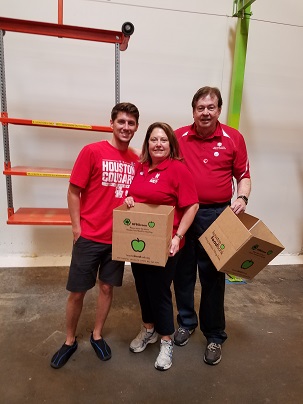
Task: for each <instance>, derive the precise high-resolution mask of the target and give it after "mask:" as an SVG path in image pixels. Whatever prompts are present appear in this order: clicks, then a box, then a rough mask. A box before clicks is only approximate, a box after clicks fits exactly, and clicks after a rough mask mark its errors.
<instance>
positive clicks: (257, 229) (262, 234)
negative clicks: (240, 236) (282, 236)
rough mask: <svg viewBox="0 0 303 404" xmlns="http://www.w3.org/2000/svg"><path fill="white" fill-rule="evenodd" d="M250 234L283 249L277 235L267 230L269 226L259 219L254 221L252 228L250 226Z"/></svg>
mask: <svg viewBox="0 0 303 404" xmlns="http://www.w3.org/2000/svg"><path fill="white" fill-rule="evenodd" d="M250 231H251V234H252V235H253V236H254V237H258V238H260V239H262V240H264V241H266V242H268V243H271V244H274V245H276V246H277V247H280V248H282V250H284V246H283V245H282V244H281V243H280V241H279V240H278V239H277V237H276V236H275V235H274V234H273V233H272V232H271V231H270V230H269V228H268V227H267V226H266V225H265V224H264V223H263V222H262V221H261V220H259V222H258V223H256V224H255V225H254V226H253V227H252V228H251V230H250Z"/></svg>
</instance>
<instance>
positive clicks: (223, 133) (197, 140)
mask: <svg viewBox="0 0 303 404" xmlns="http://www.w3.org/2000/svg"><path fill="white" fill-rule="evenodd" d="M175 133H176V136H177V138H178V140H179V145H180V149H181V153H182V155H183V157H184V159H185V163H186V165H187V167H188V168H189V170H190V171H191V173H192V175H193V177H194V181H195V184H196V188H197V192H198V197H199V201H200V203H204V204H212V203H222V202H227V201H229V200H230V199H231V198H232V196H233V193H234V184H233V177H234V178H235V179H236V181H237V182H239V181H240V180H241V179H242V178H250V173H249V161H248V156H247V150H246V145H245V141H244V138H243V136H242V135H241V133H240V132H239V131H237V130H236V129H233V128H231V127H229V126H227V125H223V124H221V123H219V122H218V124H217V128H216V131H215V132H214V133H213V134H212V135H211V136H209V137H208V138H206V139H202V138H201V137H200V136H199V135H198V134H197V132H196V130H195V125H194V124H192V125H189V126H184V127H183V128H180V129H177V130H176V131H175Z"/></svg>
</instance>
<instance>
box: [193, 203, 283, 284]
mask: <svg viewBox="0 0 303 404" xmlns="http://www.w3.org/2000/svg"><path fill="white" fill-rule="evenodd" d="M199 241H200V242H201V244H202V245H203V247H204V249H205V250H206V252H207V254H208V255H209V257H210V258H211V260H212V262H213V264H214V265H215V267H216V268H217V270H218V271H222V272H226V273H228V274H231V275H236V276H240V277H242V278H246V279H252V278H254V277H255V276H256V275H257V274H258V273H259V272H260V271H261V270H262V269H263V268H264V267H265V266H266V265H267V264H268V263H269V262H270V261H272V260H273V258H275V257H276V256H277V255H278V254H279V253H280V252H281V251H283V250H284V246H283V245H282V244H281V243H280V241H279V240H278V239H277V238H276V237H275V236H274V235H273V233H272V232H271V231H270V230H269V229H268V228H267V227H266V226H265V224H264V223H263V222H262V221H261V220H260V219H258V218H257V217H254V216H251V215H248V214H247V213H241V214H240V215H238V216H237V215H235V214H234V213H233V211H232V210H231V209H230V207H227V208H226V209H225V210H224V211H223V212H222V213H221V215H220V216H219V217H218V218H217V220H215V221H214V223H213V224H212V225H211V226H210V227H209V228H208V229H207V230H206V231H205V232H204V233H203V234H202V236H201V237H200V238H199Z"/></svg>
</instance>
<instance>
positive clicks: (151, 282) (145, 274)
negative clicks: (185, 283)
mask: <svg viewBox="0 0 303 404" xmlns="http://www.w3.org/2000/svg"><path fill="white" fill-rule="evenodd" d="M179 254H180V252H178V253H177V254H176V255H175V256H174V257H170V258H168V261H167V264H166V266H165V267H158V266H153V265H144V264H135V263H132V264H131V266H132V271H133V275H134V278H135V284H136V290H137V294H138V298H139V302H140V307H141V314H142V321H143V322H144V323H153V324H154V326H155V330H156V331H157V333H158V334H160V335H171V334H173V332H174V330H175V327H174V313H173V304H172V293H171V284H172V281H173V278H174V274H175V269H176V264H177V261H178V257H179Z"/></svg>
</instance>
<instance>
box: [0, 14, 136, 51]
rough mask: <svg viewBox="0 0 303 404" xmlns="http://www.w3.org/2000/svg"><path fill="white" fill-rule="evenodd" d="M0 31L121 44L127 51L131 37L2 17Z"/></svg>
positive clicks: (122, 48) (118, 32) (60, 24)
mask: <svg viewBox="0 0 303 404" xmlns="http://www.w3.org/2000/svg"><path fill="white" fill-rule="evenodd" d="M58 18H59V20H60V19H63V12H62V13H61V12H59V13H58ZM0 29H2V30H4V31H12V32H21V33H24V34H36V35H46V36H55V37H59V38H72V39H82V40H84V41H95V42H106V43H113V44H116V43H118V44H120V50H121V51H124V50H126V49H127V46H128V42H129V37H127V36H125V35H124V34H123V33H122V32H121V31H109V30H104V29H96V28H85V27H77V26H73V25H64V24H62V23H59V24H53V23H49V22H39V21H28V20H17V19H15V18H5V17H0Z"/></svg>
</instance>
